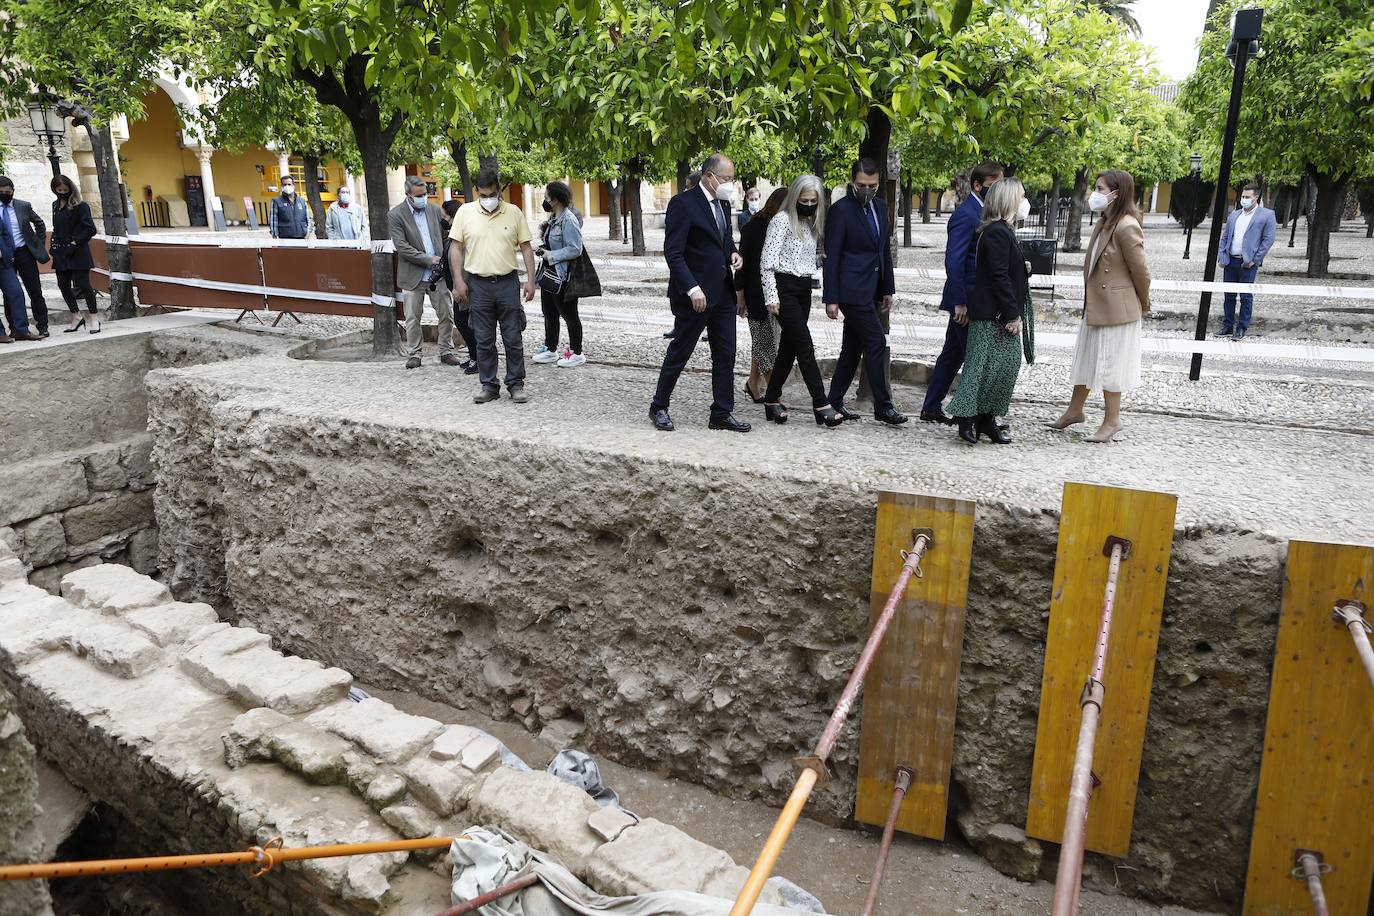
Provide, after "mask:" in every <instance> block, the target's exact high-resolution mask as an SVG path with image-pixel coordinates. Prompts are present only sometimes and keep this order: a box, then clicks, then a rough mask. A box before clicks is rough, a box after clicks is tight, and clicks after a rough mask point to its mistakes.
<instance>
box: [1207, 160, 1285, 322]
mask: <svg viewBox="0 0 1374 916" xmlns="http://www.w3.org/2000/svg"><path fill="white" fill-rule="evenodd" d="M1277 229H1278V221H1277V220H1276V219H1274V211H1273V210H1270V209H1269V208H1268V207H1261V206H1260V194H1259V188H1257V187H1255V186H1254V185H1253V184H1247V185H1246V186H1245V187H1243V188H1241V191H1240V209H1239V210H1233V211H1231V215H1230V217H1228V218H1227V220H1226V228H1225V229H1224V230H1222V233H1221V253H1220V254H1219V255H1217V263H1218V264H1220V265H1221V268H1222V274H1221V278H1222V280H1224V281H1225V282H1227V283H1254V282H1255V277H1256V276H1257V275H1258V274H1259V269H1260V267H1261V265H1263V264H1264V256H1265V255H1267V254H1268V253H1269V249H1270V248H1272V247H1273V246H1274V233H1275V232H1276V231H1277ZM1254 304H1255V297H1254V294H1253V293H1241V294H1240V314H1239V315H1237V314H1236V294H1235V293H1226V295H1225V298H1223V299H1222V302H1221V311H1222V319H1221V331H1220V332H1219V333H1218V335H1217V336H1219V337H1230V338H1231V339H1232V340H1240V339H1241V338H1242V337H1244V336H1245V330H1246V328H1248V327H1250V313H1251V311H1252V310H1253V309H1254Z"/></svg>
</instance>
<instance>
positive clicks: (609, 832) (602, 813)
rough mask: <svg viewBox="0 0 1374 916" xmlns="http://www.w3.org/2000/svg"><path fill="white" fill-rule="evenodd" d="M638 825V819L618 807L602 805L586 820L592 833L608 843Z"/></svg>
mask: <svg viewBox="0 0 1374 916" xmlns="http://www.w3.org/2000/svg"><path fill="white" fill-rule="evenodd" d="M638 823H639V818H638V817H636V816H635V815H633V814H631V813H630V812H628V811H626V810H625V809H624V808H621V807H619V806H618V805H602V806H601V807H600V808H597V809H596V810H595V811H593V812H592V816H591V817H589V818H587V826H588V827H590V828H592V832H593V833H595V834H596V835H597V836H599V837H601V839H603V840H605V841H606V842H608V843H610V842H612V841H614V840H615V839H616V838H617V837H618V836H620V835H621V834H622V833H624V832H625V831H626V830H628V829H629V828H631V827H633V826H634V825H635V824H638Z"/></svg>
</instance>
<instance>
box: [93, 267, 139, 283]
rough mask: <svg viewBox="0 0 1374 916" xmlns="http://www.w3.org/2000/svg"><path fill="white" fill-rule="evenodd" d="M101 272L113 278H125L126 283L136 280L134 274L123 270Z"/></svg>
mask: <svg viewBox="0 0 1374 916" xmlns="http://www.w3.org/2000/svg"><path fill="white" fill-rule="evenodd" d="M101 273H103V274H106V275H108V276H109V278H110V279H111V280H123V281H124V282H126V283H132V282H134V275H133V274H126V273H124V271H122V270H102V271H101Z"/></svg>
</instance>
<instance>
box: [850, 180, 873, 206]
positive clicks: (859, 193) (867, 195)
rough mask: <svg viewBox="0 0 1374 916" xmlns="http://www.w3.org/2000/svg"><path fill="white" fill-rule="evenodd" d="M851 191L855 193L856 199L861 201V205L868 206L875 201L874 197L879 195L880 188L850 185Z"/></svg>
mask: <svg viewBox="0 0 1374 916" xmlns="http://www.w3.org/2000/svg"><path fill="white" fill-rule="evenodd" d="M850 193H852V194H853V195H854V199H855V200H857V201H858V202H859V204H860V206H864V207H866V206H868V205H869V204H871V203H872V202H873V198H875V197H877V196H878V189H877V188H860V187H857V186H854V185H850Z"/></svg>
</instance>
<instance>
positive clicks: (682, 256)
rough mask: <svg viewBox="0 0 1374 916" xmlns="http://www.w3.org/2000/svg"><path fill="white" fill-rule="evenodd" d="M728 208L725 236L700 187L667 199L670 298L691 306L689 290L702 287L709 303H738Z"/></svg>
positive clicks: (726, 207)
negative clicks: (731, 267)
mask: <svg viewBox="0 0 1374 916" xmlns="http://www.w3.org/2000/svg"><path fill="white" fill-rule="evenodd" d="M722 207H723V209H724V211H725V214H724V215H725V235H724V237H722V236H721V233H720V232H719V230H718V229H717V228H716V217H715V214H714V213H712V212H711V203H710V202H709V201H708V200H707V199H706V195H705V194H703V193H702V191H701V189H700V188H691V189H689V190H686V191H683V192H682V193H681V194H678V195H676V196H675V197H673V199H672V200H670V201H668V213H667V215H666V216H665V217H664V236H663V257H664V259H665V260H667V262H668V301H669V302H670V303H671V304H672V305H674V306H687V307H690V306H691V302H692V300H691V299H689V298H688V296H687V293H688V291H690V290H691V288H692V287H694V286H700V287H701V291H702V293H703V294H704V295H705V296H706V304H707V305H708V306H715V305H729V306H731V307H732V308H733V307H734V304H735V278H734V275H733V273H732V272H731V270H730V256H731V255H732V254H734V253H735V238H734V233H733V232H731V231H730V205H729V204H723V205H722Z"/></svg>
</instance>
